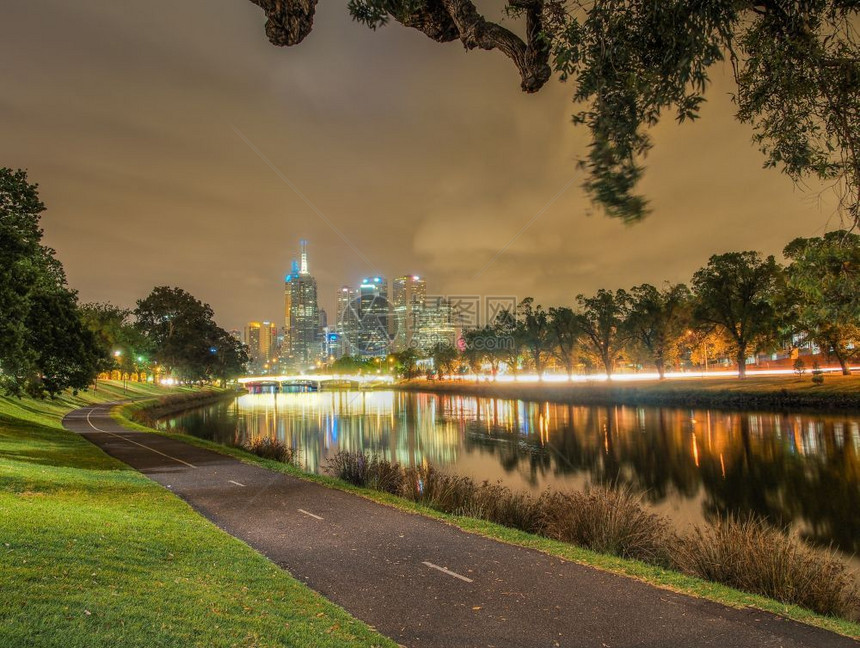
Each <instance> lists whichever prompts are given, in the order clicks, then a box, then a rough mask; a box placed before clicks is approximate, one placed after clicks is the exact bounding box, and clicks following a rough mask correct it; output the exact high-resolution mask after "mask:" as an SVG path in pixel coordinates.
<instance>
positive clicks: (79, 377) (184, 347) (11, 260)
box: [0, 168, 248, 397]
mask: <svg viewBox="0 0 860 648" xmlns="http://www.w3.org/2000/svg"><path fill="white" fill-rule="evenodd" d="M44 211H45V206H44V204H43V203H42V202H41V201H40V200H39V194H38V186H37V185H35V184H31V183H30V182H28V180H27V174H26V172H24V171H21V170H18V171H13V170H11V169H8V168H0V389H2V390H3V391H5V392H6V393H9V394H14V395H18V396H20V395H23V394H30V395H32V396H36V397H44V396H47V395H50V396H54V395H56V394H58V393H60V392H61V391H63V390H64V389H72V390H79V389H86V388H87V387H88V386H89V385H90V384H91V383H92V382H93V381H94V380H95V379H96V377H97V376H98V375H99V374H100V373H102V372H107V371H112V370H119V371H121V372H122V373H123V374H131V373H138V374H140V373H141V372H146V373H153V369H154V368H155V367H159V368H160V370H161V372H162V373H163V374H165V375H174V376H177V377H178V378H179V379H181V380H185V381H212V380H221V381H225V380H227V379H228V378H230V377H232V376H235V375H239V374H241V373H243V372H244V370H245V364H246V363H247V361H248V356H247V353H246V351H245V349H244V347H243V346H242V345H241V344H240V343H239V342H238V341H237V340H235V339H234V338H233V337H231V336H230V335H229V334H228V333H227V332H226V331H224V330H223V329H221V328H220V327H219V326H218V325H217V324H216V323H215V322H214V320H213V319H212V316H213V313H212V309H211V308H210V307H209V306H208V305H206V304H204V303H202V302H201V301H199V300H198V299H196V298H195V297H193V296H192V295H190V294H188V293H187V292H185V291H184V290H181V289H179V288H168V287H159V288H155V289H154V290H153V291H152V293H150V295H149V296H147V297H146V298H145V299H142V300H140V301H138V302H137V307H136V308H135V309H134V310H133V311H131V310H127V309H123V308H120V307H117V306H113V305H111V304H86V305H80V304H79V303H78V298H77V294H76V292H75V291H74V290H72V289H70V288H69V287H68V284H67V282H66V277H65V273H64V272H63V266H62V264H61V263H60V262H59V261H58V260H57V259H56V257H55V253H54V250H52V249H51V248H49V247H46V246H44V245H42V230H41V228H40V226H39V221H40V219H41V216H42V213H43V212H44Z"/></svg>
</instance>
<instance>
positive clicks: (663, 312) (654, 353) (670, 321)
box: [626, 284, 690, 378]
mask: <svg viewBox="0 0 860 648" xmlns="http://www.w3.org/2000/svg"><path fill="white" fill-rule="evenodd" d="M689 299H690V291H689V290H688V289H687V286H685V285H684V284H676V285H667V286H664V287H663V288H662V289H657V288H655V287H654V286H652V285H650V284H642V285H641V286H636V287H635V288H633V289H632V290H631V291H630V312H629V314H628V316H627V320H626V327H627V329H628V331H629V333H630V336H631V337H632V338H633V340H635V341H636V342H637V343H638V344H639V345H641V346H642V347H643V348H644V349H645V350H646V351H647V352H648V354H649V355H650V357H651V360H652V361H653V362H654V366H655V367H657V373H659V374H660V378H664V377H665V374H666V364H667V363H668V362H672V361H674V360H677V358H678V356H679V353H680V351H681V348H680V341H681V340H682V338H683V335H684V332H685V331H686V329H687V324H688V321H689V317H688V316H689V310H688V306H689Z"/></svg>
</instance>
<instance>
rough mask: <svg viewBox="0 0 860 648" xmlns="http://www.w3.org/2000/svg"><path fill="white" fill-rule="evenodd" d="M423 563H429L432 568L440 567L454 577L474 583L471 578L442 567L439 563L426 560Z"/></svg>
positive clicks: (439, 568) (443, 571)
mask: <svg viewBox="0 0 860 648" xmlns="http://www.w3.org/2000/svg"><path fill="white" fill-rule="evenodd" d="M421 564H422V565H427V566H428V567H430V568H431V569H438V570H439V571H440V572H442V573H443V574H448V576H453V577H454V578H459V579H460V580H461V581H466V582H467V583H474V582H475V581H473V580H472V579H471V578H466V577H465V576H463V575H462V574H458V573H457V572H453V571H451V570H450V569H446V568H445V567H440V566H439V565H434V564H433V563H431V562H427V561H426V560H425V561H424V562H422V563H421Z"/></svg>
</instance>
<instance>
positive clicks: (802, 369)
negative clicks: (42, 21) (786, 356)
mask: <svg viewBox="0 0 860 648" xmlns="http://www.w3.org/2000/svg"><path fill="white" fill-rule="evenodd" d="M793 366H794V373H796V374H797V375H798V376H803V374H805V373H806V363H805V362H804V361H803V358H798V359H797V360H795V361H794V365H793Z"/></svg>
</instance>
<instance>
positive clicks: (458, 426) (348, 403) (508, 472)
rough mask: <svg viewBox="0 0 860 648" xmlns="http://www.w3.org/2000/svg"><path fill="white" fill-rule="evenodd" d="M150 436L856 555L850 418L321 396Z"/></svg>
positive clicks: (858, 437)
mask: <svg viewBox="0 0 860 648" xmlns="http://www.w3.org/2000/svg"><path fill="white" fill-rule="evenodd" d="M161 426H162V427H163V428H168V429H177V428H181V429H182V430H184V431H186V432H188V433H190V434H193V435H195V436H199V437H202V438H205V439H210V440H213V441H218V442H221V443H226V444H232V443H237V442H241V441H242V440H244V439H246V438H249V437H256V436H269V437H273V438H276V439H278V440H280V441H282V442H285V443H287V444H289V445H291V446H292V447H294V448H296V449H297V450H298V452H299V456H300V459H301V461H302V463H303V465H304V466H305V468H306V469H307V470H310V471H315V472H322V471H323V469H324V467H325V463H326V458H327V457H329V456H331V455H332V454H334V453H335V452H337V451H338V450H359V451H360V450H364V451H367V452H371V453H378V454H380V455H382V456H384V457H385V458H387V459H390V460H394V461H397V462H399V463H402V464H417V463H421V462H427V463H430V464H433V465H434V466H437V467H440V468H444V469H447V470H449V471H452V472H456V473H458V474H462V475H468V476H470V477H473V478H475V479H477V480H479V481H480V480H489V481H493V482H495V481H501V482H503V483H504V484H506V485H508V486H510V487H511V488H515V489H523V490H528V491H532V492H535V493H538V492H540V491H542V490H544V489H546V488H554V489H565V488H574V489H581V488H583V487H584V486H586V485H587V484H593V483H611V484H629V485H631V486H633V487H634V488H636V489H638V490H641V491H643V492H644V493H645V496H646V498H647V501H648V502H649V504H650V506H651V507H652V508H653V509H655V510H656V511H657V512H660V513H663V514H665V515H666V516H667V517H669V518H670V519H671V520H672V522H673V524H674V525H675V526H676V527H677V528H678V529H684V528H686V527H687V526H688V525H690V524H693V523H698V522H702V521H703V520H712V519H715V518H716V517H718V516H721V515H725V514H728V513H735V514H746V513H756V514H759V515H763V516H765V517H767V518H768V519H770V520H771V521H773V522H774V523H777V524H780V525H792V526H793V527H794V528H795V529H797V530H798V531H799V532H800V533H802V534H803V535H804V536H805V537H807V538H808V539H810V540H812V541H815V542H820V543H824V544H831V543H832V544H833V545H835V546H837V547H839V548H840V549H842V550H843V551H845V552H846V553H848V554H854V553H858V552H860V415H856V414H854V415H852V414H836V415H816V414H774V413H758V412H718V411H707V410H689V409H683V410H681V409H665V408H653V407H621V406H618V407H578V406H569V405H557V404H550V403H533V402H525V401H517V400H504V399H495V398H474V397H461V396H449V395H435V394H415V393H402V392H381V391H374V392H357V391H353V392H349V391H339V392H338V391H333V392H318V393H305V394H277V395H275V394H260V395H245V396H241V397H239V398H237V399H236V400H235V401H232V402H222V403H219V404H216V405H212V406H208V407H204V408H200V409H197V410H193V411H191V412H187V413H185V414H182V415H180V416H175V417H172V418H169V419H165V420H164V421H162V422H161ZM852 562H853V563H854V564H855V565H857V564H858V562H857V561H856V560H855V561H852Z"/></svg>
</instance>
